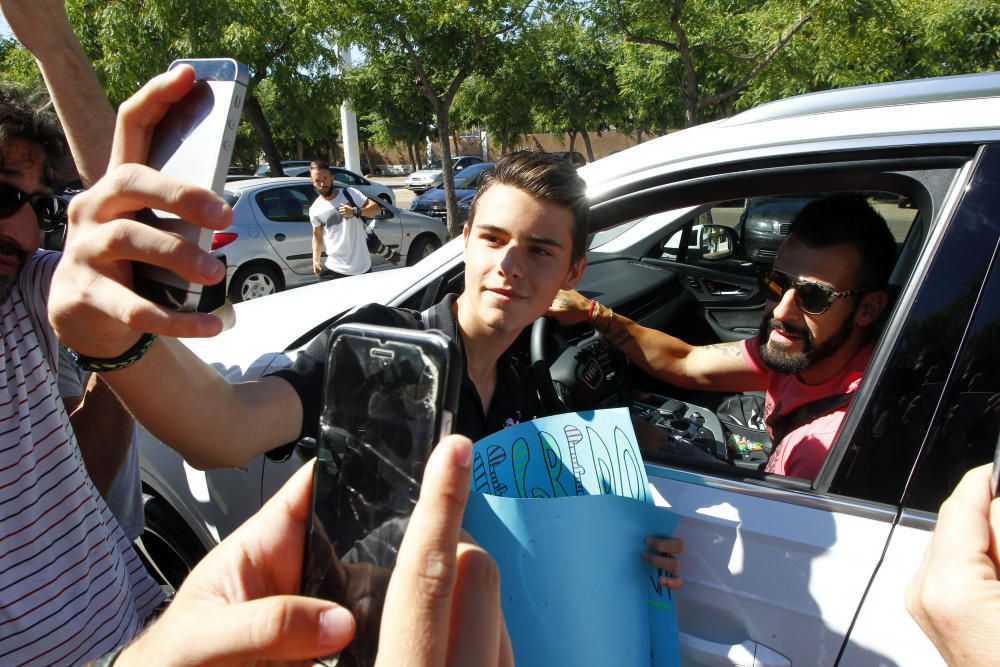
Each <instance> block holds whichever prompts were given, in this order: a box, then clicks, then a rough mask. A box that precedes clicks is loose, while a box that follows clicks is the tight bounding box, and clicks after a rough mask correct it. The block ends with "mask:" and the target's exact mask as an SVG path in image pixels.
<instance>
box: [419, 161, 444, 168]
mask: <svg viewBox="0 0 1000 667" xmlns="http://www.w3.org/2000/svg"><path fill="white" fill-rule="evenodd" d="M440 168H441V160H431V161H430V162H428V163H427V164H425V165H424V166H423V167H421V169H440Z"/></svg>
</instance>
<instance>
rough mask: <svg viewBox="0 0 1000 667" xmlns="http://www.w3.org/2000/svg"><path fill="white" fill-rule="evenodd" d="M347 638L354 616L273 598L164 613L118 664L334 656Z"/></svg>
mask: <svg viewBox="0 0 1000 667" xmlns="http://www.w3.org/2000/svg"><path fill="white" fill-rule="evenodd" d="M353 636H354V617H353V616H351V613H350V612H349V611H347V610H346V609H344V608H343V607H339V606H337V605H334V604H332V603H330V602H326V601H324V600H317V599H314V598H307V597H301V596H295V595H276V596H273V597H266V598H261V599H259V600H252V601H250V602H243V603H240V604H234V605H231V606H227V607H224V608H219V607H209V608H204V609H199V610H198V611H195V610H193V609H185V610H184V611H183V613H182V614H177V615H176V618H173V617H172V616H171V614H170V612H169V610H168V611H167V613H166V614H164V615H163V617H162V618H161V619H160V620H159V621H157V622H156V623H155V624H154V625H153V626H152V628H151V629H150V631H149V632H148V633H147V634H146V635H143V636H142V637H141V638H140V639H139V640H138V641H137V642H136V643H135V644H134V645H133V646H131V647H129V650H127V651H126V652H125V653H124V654H123V655H122V656H121V658H119V660H120V661H121V664H122V665H123V667H124V665H141V664H165V663H163V660H164V656H170V658H169V660H168V663H169V664H183V665H244V664H246V663H256V662H268V661H297V660H307V659H309V658H316V657H320V656H324V655H329V654H331V653H336V652H337V651H339V650H341V649H342V648H344V647H345V646H346V645H347V644H348V642H350V640H351V638H352V637H353ZM178 637H184V638H185V639H184V642H183V643H180V644H179V643H178V642H177V638H178ZM158 644H159V646H157V645H158ZM164 648H169V651H168V652H166V653H164V652H162V649H164ZM147 654H148V655H147ZM147 658H155V660H154V661H153V662H152V663H151V662H147V661H146V659H147ZM123 659H124V660H123ZM117 664H119V663H118V661H116V665H117Z"/></svg>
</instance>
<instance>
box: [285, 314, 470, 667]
mask: <svg viewBox="0 0 1000 667" xmlns="http://www.w3.org/2000/svg"><path fill="white" fill-rule="evenodd" d="M461 372H462V366H461V361H460V359H459V355H458V350H457V348H456V346H455V343H454V341H452V340H451V339H449V338H448V337H447V336H445V335H444V334H442V333H441V332H439V331H435V330H429V331H414V330H408V329H393V328H388V327H381V326H374V325H355V324H347V325H342V326H339V327H337V328H336V329H335V330H334V331H333V332H332V334H331V337H330V345H329V349H328V353H327V366H326V379H325V383H324V395H323V408H322V411H321V413H320V438H319V443H318V449H317V456H316V467H315V470H314V473H313V486H312V503H311V505H312V512H311V516H310V522H309V530H308V533H307V537H306V548H305V554H304V558H303V567H302V593H303V594H304V595H309V596H312V597H318V598H323V599H327V600H332V601H334V602H336V603H338V604H340V605H342V606H344V607H346V608H348V609H350V610H351V612H352V613H353V614H354V617H355V621H356V627H357V631H356V634H355V638H354V640H353V641H352V642H351V644H350V645H349V646H348V647H346V648H345V649H344V650H343V651H341V653H340V654H338V655H336V656H328V657H326V658H321V659H320V662H322V663H323V664H325V665H337V666H338V667H349V666H354V665H373V664H374V662H375V651H376V649H377V648H378V630H379V625H380V624H381V612H382V603H383V601H384V599H385V589H386V585H387V584H388V581H389V575H390V574H391V572H392V568H393V566H394V565H395V561H396V553H397V552H398V549H399V545H400V543H401V541H402V538H403V534H404V532H405V530H406V525H407V523H408V522H409V517H410V514H411V513H412V511H413V507H414V505H415V504H416V502H417V497H418V495H419V492H420V481H421V479H422V478H423V473H424V466H425V465H426V463H427V459H428V457H429V456H430V452H431V449H432V448H433V447H434V445H435V444H437V442H438V441H439V440H440V439H441V438H442V437H444V436H445V435H447V434H449V433H450V432H451V428H452V422H453V420H454V417H455V411H456V408H457V404H458V391H459V385H460V382H461Z"/></svg>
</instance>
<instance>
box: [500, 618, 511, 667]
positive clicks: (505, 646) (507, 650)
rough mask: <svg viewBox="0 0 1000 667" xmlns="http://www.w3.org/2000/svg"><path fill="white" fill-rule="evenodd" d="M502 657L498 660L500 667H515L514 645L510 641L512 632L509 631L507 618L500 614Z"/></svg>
mask: <svg viewBox="0 0 1000 667" xmlns="http://www.w3.org/2000/svg"><path fill="white" fill-rule="evenodd" d="M500 623H501V625H500V659H499V660H497V665H498V666H499V667H514V645H513V644H512V643H511V641H510V633H509V632H507V620H506V619H505V618H504V617H503V616H502V615H501V616H500Z"/></svg>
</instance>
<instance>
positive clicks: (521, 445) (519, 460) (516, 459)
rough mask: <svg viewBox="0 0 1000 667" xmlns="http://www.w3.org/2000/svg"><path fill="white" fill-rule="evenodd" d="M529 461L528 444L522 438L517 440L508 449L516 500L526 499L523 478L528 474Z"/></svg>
mask: <svg viewBox="0 0 1000 667" xmlns="http://www.w3.org/2000/svg"><path fill="white" fill-rule="evenodd" d="M530 460H531V452H530V451H529V450H528V442H527V441H526V440H525V439H524V438H518V439H517V440H515V441H514V444H513V445H512V446H511V448H510V463H511V465H512V466H513V467H514V488H516V489H517V497H518V498H527V497H528V494H527V493H526V492H525V489H524V478H525V476H527V474H528V461H530Z"/></svg>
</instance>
